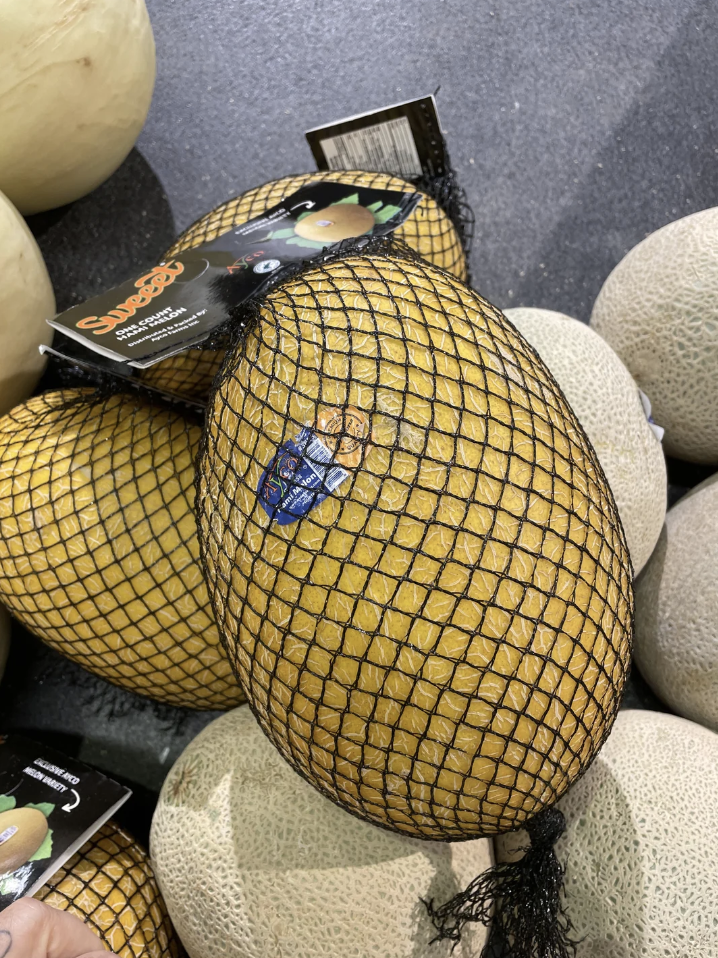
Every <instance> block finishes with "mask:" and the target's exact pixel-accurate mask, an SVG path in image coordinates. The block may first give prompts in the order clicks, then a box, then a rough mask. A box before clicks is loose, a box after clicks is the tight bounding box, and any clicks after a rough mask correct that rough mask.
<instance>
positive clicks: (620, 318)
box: [591, 207, 718, 462]
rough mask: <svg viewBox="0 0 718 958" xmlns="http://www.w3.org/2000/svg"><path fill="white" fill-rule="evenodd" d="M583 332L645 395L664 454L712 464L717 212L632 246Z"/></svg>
mask: <svg viewBox="0 0 718 958" xmlns="http://www.w3.org/2000/svg"><path fill="white" fill-rule="evenodd" d="M591 326H593V328H594V329H595V330H596V332H597V333H600V335H601V336H603V338H604V339H605V340H606V341H607V342H608V343H610V344H611V346H612V347H613V348H614V349H615V350H616V352H617V353H618V355H619V356H620V357H621V359H622V360H623V362H624V363H625V364H626V366H627V367H628V369H629V370H630V372H631V374H632V375H633V378H634V379H635V380H636V382H637V383H638V385H639V386H640V387H641V389H642V390H643V391H644V392H645V393H646V394H647V395H648V396H650V399H651V402H652V403H653V410H654V416H655V418H656V422H659V423H660V424H661V425H662V426H663V427H664V428H665V430H666V436H665V440H664V445H665V449H666V452H667V453H668V455H671V456H678V457H679V458H681V459H688V460H690V461H691V462H718V207H717V208H714V209H709V210H703V211H702V212H700V213H693V214H692V215H691V216H686V217H684V218H683V219H680V220H676V222H675V223H669V224H668V225H667V226H664V227H662V229H659V230H657V231H656V232H655V233H652V234H651V235H650V236H648V237H647V238H646V239H644V240H643V242H642V243H639V244H638V246H636V247H634V248H633V249H632V250H631V251H630V253H628V254H627V255H626V256H625V257H624V258H623V259H622V260H621V262H620V263H619V264H618V266H616V268H615V269H614V270H613V272H612V273H611V275H610V276H609V277H608V279H607V280H606V282H605V283H604V285H603V288H602V289H601V292H600V293H599V295H598V299H597V300H596V303H595V305H594V307H593V313H592V315H591Z"/></svg>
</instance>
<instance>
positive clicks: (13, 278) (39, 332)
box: [0, 12, 55, 415]
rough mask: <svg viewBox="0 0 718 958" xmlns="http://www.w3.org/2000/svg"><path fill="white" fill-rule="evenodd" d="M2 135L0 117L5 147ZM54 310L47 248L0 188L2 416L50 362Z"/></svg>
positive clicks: (30, 386)
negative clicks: (43, 351)
mask: <svg viewBox="0 0 718 958" xmlns="http://www.w3.org/2000/svg"><path fill="white" fill-rule="evenodd" d="M1 31H2V12H0V32H1ZM0 43H1V42H0ZM0 70H2V66H0ZM3 137H4V130H3V127H2V119H1V118H0V152H1V151H2V141H3ZM54 315H55V295H54V293H53V291H52V283H51V282H50V277H49V276H48V274H47V269H46V267H45V263H44V261H43V258H42V253H41V252H40V250H39V248H38V245H37V243H36V242H35V239H34V237H33V235H32V233H31V232H30V230H29V229H28V228H27V224H26V223H25V220H24V219H23V218H22V216H20V214H19V213H18V211H17V210H16V209H15V207H14V206H13V204H12V203H11V202H10V201H9V200H8V199H7V197H5V196H3V194H2V193H0V340H1V341H2V349H1V350H0V415H2V414H4V413H6V412H7V411H8V410H9V409H12V407H13V406H15V405H17V403H19V402H21V401H22V400H23V399H26V398H27V396H29V395H30V393H31V392H32V390H33V389H34V388H35V385H36V383H37V381H38V379H39V378H40V374H41V373H42V370H43V368H44V366H45V360H44V358H43V357H42V356H41V355H40V352H39V347H40V346H41V345H43V344H49V343H51V342H52V330H51V329H50V327H49V326H48V325H47V323H46V322H45V320H46V319H52V317H53V316H54Z"/></svg>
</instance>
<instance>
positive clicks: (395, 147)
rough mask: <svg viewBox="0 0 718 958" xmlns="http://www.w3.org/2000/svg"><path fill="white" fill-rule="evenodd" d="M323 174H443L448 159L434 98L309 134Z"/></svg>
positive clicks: (409, 176) (397, 105)
mask: <svg viewBox="0 0 718 958" xmlns="http://www.w3.org/2000/svg"><path fill="white" fill-rule="evenodd" d="M307 142H308V143H309V146H310V148H311V151H312V153H313V154H314V159H315V160H316V161H317V167H318V168H319V169H320V170H368V171H370V172H373V173H393V174H394V175H395V176H403V177H404V178H405V179H416V178H417V177H420V176H440V175H442V174H444V173H445V172H446V170H447V163H448V160H447V156H446V151H445V150H444V138H443V135H442V132H441V125H440V123H439V116H438V113H437V112H436V103H435V102H434V98H433V96H423V97H419V98H418V99H416V100H406V101H405V102H404V103H394V104H393V105H392V106H385V107H382V108H381V109H380V110H370V111H369V112H368V113H359V114H357V115H356V116H348V117H345V118H344V119H343V120H337V121H335V122H334V123H328V124H325V125H323V126H316V127H314V129H313V130H308V131H307Z"/></svg>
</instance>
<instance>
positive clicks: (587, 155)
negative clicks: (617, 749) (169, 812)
mask: <svg viewBox="0 0 718 958" xmlns="http://www.w3.org/2000/svg"><path fill="white" fill-rule="evenodd" d="M148 6H149V10H150V16H151V18H152V22H153V26H154V30H155V37H156V42H157V55H158V76H157V86H156V90H155V96H154V101H153V105H152V109H151V111H150V115H149V118H148V121H147V125H146V127H145V130H144V132H143V133H142V135H141V137H140V140H139V143H138V145H137V149H136V150H134V151H133V152H132V153H131V154H130V156H129V157H128V159H127V160H126V162H125V163H124V164H123V166H122V167H121V168H120V170H118V171H117V173H116V174H115V175H114V176H113V177H112V178H111V179H110V180H109V181H108V182H107V183H106V184H104V185H103V186H101V187H100V188H99V189H98V190H96V191H95V192H94V193H93V194H91V195H90V196H88V197H86V198H85V199H83V200H80V201H78V202H77V203H75V204H73V205H72V206H70V207H64V208H62V209H60V210H56V211H52V212H50V213H47V214H42V215H39V216H36V217H32V218H31V225H32V227H33V229H34V231H35V233H36V235H37V237H38V240H39V242H40V245H41V247H42V250H43V253H44V255H45V257H46V260H47V263H48V267H49V269H50V272H51V275H52V278H53V281H54V284H55V288H56V292H57V299H58V305H59V307H60V308H64V307H67V306H69V305H71V304H73V303H75V302H79V301H82V300H84V299H86V298H87V297H89V296H90V295H92V294H94V293H97V292H100V291H101V290H103V289H105V288H107V287H108V286H110V285H112V284H115V283H117V282H120V281H121V280H123V279H126V278H128V277H129V276H130V275H131V274H132V273H133V272H134V271H135V270H137V269H140V268H141V267H143V266H145V265H150V264H152V263H153V262H155V261H156V259H157V258H158V257H159V256H160V255H161V254H162V252H163V251H164V250H165V249H166V248H167V246H168V245H169V244H170V242H171V240H172V238H173V237H174V235H175V234H176V233H177V232H178V231H179V230H181V229H183V228H184V227H186V226H187V225H188V224H189V223H190V222H192V221H193V220H194V219H195V218H196V217H198V216H200V215H201V214H203V213H204V212H206V211H207V210H208V209H209V208H210V207H211V206H213V205H214V204H216V203H219V202H221V201H223V200H225V199H227V198H228V197H230V196H232V195H234V194H236V193H238V192H240V191H242V190H244V189H247V188H249V187H251V186H255V185H257V184H258V183H261V182H264V181H265V180H267V179H270V178H273V177H277V176H281V175H284V174H287V173H291V172H297V171H303V170H307V169H312V168H313V163H312V158H311V154H310V151H309V148H308V146H307V145H306V142H305V140H304V135H303V134H304V131H305V130H306V129H309V128H310V127H313V126H316V125H318V124H321V123H324V122H330V121H332V120H335V119H339V118H341V117H343V116H346V115H349V114H353V113H357V112H362V111H365V110H369V109H373V108H377V107H380V106H383V105H386V104H390V103H393V102H396V101H399V100H403V99H407V98H410V97H414V96H419V95H423V94H426V93H427V92H433V91H434V90H436V88H437V87H439V86H440V91H439V94H438V98H437V100H438V105H439V111H440V115H441V120H442V124H443V127H444V129H445V131H446V137H447V140H448V145H449V148H450V151H451V155H452V158H453V161H454V165H455V167H456V169H457V171H458V173H459V175H460V178H461V181H462V183H463V185H464V187H465V188H466V191H467V193H468V197H469V200H470V202H471V204H472V205H473V207H474V210H475V213H476V239H475V243H474V250H473V258H472V259H473V262H472V266H473V276H474V285H475V286H476V287H477V288H478V289H479V290H480V291H481V292H482V293H483V294H484V295H485V296H486V297H487V298H488V299H490V300H492V301H493V302H495V303H496V304H497V305H498V306H500V307H508V306H517V305H527V306H543V307H547V308H552V309H558V310H561V311H564V312H567V313H569V314H571V315H574V316H577V317H578V318H581V319H584V320H586V319H588V317H589V315H590V310H591V306H592V303H593V300H594V299H595V296H596V294H597V293H598V290H599V289H600V287H601V284H602V282H603V281H604V279H605V278H606V276H607V275H608V273H609V272H610V270H611V269H612V267H613V266H614V265H615V264H616V263H617V262H618V260H619V259H620V258H621V257H622V256H623V255H624V253H625V252H627V251H628V249H630V248H631V247H632V246H633V245H634V244H635V243H637V242H638V241H639V240H640V239H642V238H643V237H644V236H645V235H646V234H647V233H649V232H651V231H653V230H655V229H657V228H658V227H659V226H662V225H663V224H665V223H667V222H669V221H671V220H673V219H677V218H678V217H680V216H683V215H686V214H687V213H691V212H693V211H695V210H699V209H703V208H705V207H708V206H713V205H716V202H717V201H718V163H717V162H716V160H717V158H718V136H717V135H716V134H717V133H718V130H717V125H718V109H717V107H718V103H717V100H718V84H716V83H715V76H714V71H715V64H716V62H718V57H717V55H716V54H717V53H718V49H717V47H718V31H716V29H715V26H716V24H715V20H716V4H715V3H714V2H711V0H682V2H681V3H675V2H672V0H631V2H630V3H625V2H620V0H576V2H567V0H542V2H537V0H364V2H361V3H359V2H356V0H284V2H280V3H276V2H275V3H270V2H267V0H255V2H252V3H250V2H248V0H221V2H220V0H149V4H148ZM672 474H673V479H674V482H675V483H676V492H675V494H676V495H677V494H678V493H679V492H680V489H684V488H686V487H689V486H690V485H691V484H693V482H695V481H696V480H697V479H698V478H700V475H699V474H697V473H696V472H695V471H691V469H690V468H687V467H685V466H684V465H681V464H674V465H673V466H672ZM678 487H680V489H679V488H678ZM78 689H79V691H77V690H78ZM627 701H628V703H629V704H632V705H641V704H642V705H649V706H656V704H657V703H656V702H655V700H654V699H653V698H652V697H651V696H650V693H648V691H647V690H646V689H645V687H644V686H643V685H642V683H640V681H639V682H637V683H634V685H633V687H632V690H631V693H630V696H629V698H628V700H627ZM208 718H209V716H201V715H196V714H195V715H193V714H187V713H183V712H181V711H179V710H171V709H170V710H166V709H157V708H154V707H152V706H149V705H146V704H145V703H143V702H140V701H139V700H137V699H136V698H135V697H133V696H130V695H129V694H126V693H123V692H121V691H118V690H113V689H108V688H107V687H106V686H104V684H103V683H101V682H100V681H99V680H95V679H94V678H92V677H87V678H86V677H85V676H84V673H81V671H80V670H79V669H77V668H76V667H74V666H72V665H70V664H68V663H65V662H64V661H63V660H61V659H60V658H59V656H56V655H55V654H54V653H51V652H49V651H48V650H44V649H43V647H42V646H41V645H40V644H39V643H37V642H36V641H35V640H33V639H31V638H30V637H28V636H27V635H26V634H24V633H22V631H21V630H19V629H18V630H17V634H16V635H15V647H14V649H13V652H12V658H11V661H10V665H9V670H8V675H7V678H6V680H5V682H4V684H3V687H2V694H1V695H0V727H4V728H8V727H14V728H23V729H25V730H27V731H30V732H31V733H34V734H35V735H36V736H39V737H44V738H46V739H47V740H48V741H50V740H51V739H52V740H55V741H57V742H59V743H60V744H61V745H63V746H64V747H65V748H66V749H67V750H68V751H73V752H74V753H75V754H80V755H82V756H84V757H86V758H87V759H88V760H91V761H94V762H95V763H96V764H98V765H99V766H100V767H102V768H105V769H107V770H109V771H110V772H113V773H115V774H117V775H119V776H121V777H123V778H124V779H126V780H128V781H131V782H133V783H134V784H135V786H136V788H137V790H138V795H137V798H136V799H135V800H134V804H133V805H132V806H131V808H130V809H129V810H128V812H127V814H128V815H129V816H130V818H132V819H133V821H134V824H135V827H136V829H137V831H138V832H139V833H140V834H142V833H143V831H146V825H147V821H148V817H149V813H150V811H151V807H152V802H153V795H154V793H155V792H156V789H157V788H158V787H159V784H160V783H161V780H162V778H163V776H164V774H165V772H166V771H167V769H168V768H169V766H170V764H171V762H172V760H173V759H174V757H176V755H177V754H178V752H179V750H180V749H181V748H182V747H183V746H184V744H185V743H186V742H187V741H189V739H191V738H192V736H193V735H194V734H196V732H197V731H198V730H199V728H200V727H201V726H202V725H203V723H204V722H205V721H207V720H208Z"/></svg>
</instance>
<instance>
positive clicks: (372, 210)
mask: <svg viewBox="0 0 718 958" xmlns="http://www.w3.org/2000/svg"><path fill="white" fill-rule="evenodd" d="M382 206H383V204H382V201H381V200H377V201H376V203H372V204H371V206H367V209H368V210H369V212H370V213H376V211H377V210H380V209H381V208H382Z"/></svg>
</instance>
